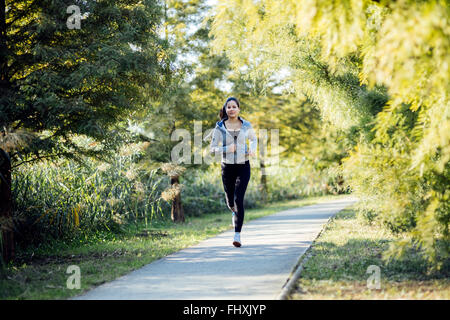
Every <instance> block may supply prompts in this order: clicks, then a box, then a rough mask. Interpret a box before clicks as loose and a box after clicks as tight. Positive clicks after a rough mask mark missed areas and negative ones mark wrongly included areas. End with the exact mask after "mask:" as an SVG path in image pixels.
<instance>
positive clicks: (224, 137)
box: [210, 116, 258, 163]
mask: <svg viewBox="0 0 450 320" xmlns="http://www.w3.org/2000/svg"><path fill="white" fill-rule="evenodd" d="M238 119H239V120H241V122H242V127H241V129H240V131H239V135H238V136H237V139H236V151H235V152H229V151H228V150H229V147H230V146H231V145H232V144H233V143H234V142H235V141H234V140H235V139H234V138H233V136H232V135H231V134H230V133H229V132H228V131H227V129H226V128H225V126H224V120H221V121H218V122H217V123H216V127H215V128H214V130H213V132H212V139H211V146H210V151H211V153H212V154H216V153H218V152H220V153H222V162H223V163H244V162H245V161H246V160H248V152H249V151H250V152H253V153H254V154H256V147H257V145H258V140H257V138H256V135H255V131H254V130H253V127H252V125H251V123H250V122H249V121H247V120H245V119H243V118H241V117H239V116H238ZM247 141H249V147H248V146H247Z"/></svg>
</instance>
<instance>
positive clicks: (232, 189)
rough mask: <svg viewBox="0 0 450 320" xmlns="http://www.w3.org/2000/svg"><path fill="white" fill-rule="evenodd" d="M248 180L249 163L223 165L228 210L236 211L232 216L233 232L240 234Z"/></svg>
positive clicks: (223, 180)
mask: <svg viewBox="0 0 450 320" xmlns="http://www.w3.org/2000/svg"><path fill="white" fill-rule="evenodd" d="M249 180H250V162H249V161H248V160H247V161H245V163H240V164H239V163H232V164H228V163H223V162H222V182H223V188H224V190H225V197H226V202H227V206H228V208H230V210H231V208H233V207H234V209H235V212H236V210H237V214H236V215H235V216H234V219H235V220H234V225H235V227H234V231H235V232H241V229H242V224H243V223H244V195H245V191H246V190H247V185H248V182H249Z"/></svg>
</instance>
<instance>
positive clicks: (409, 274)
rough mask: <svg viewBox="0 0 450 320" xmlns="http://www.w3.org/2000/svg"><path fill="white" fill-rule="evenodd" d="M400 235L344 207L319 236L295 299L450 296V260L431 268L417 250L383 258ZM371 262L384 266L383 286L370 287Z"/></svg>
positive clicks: (381, 272) (381, 277)
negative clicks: (397, 257)
mask: <svg viewBox="0 0 450 320" xmlns="http://www.w3.org/2000/svg"><path fill="white" fill-rule="evenodd" d="M398 237H399V236H397V235H394V234H392V233H391V232H389V231H388V230H386V229H385V228H383V227H382V226H378V225H368V224H367V223H365V222H364V221H362V219H360V218H357V217H356V215H355V212H354V211H353V210H352V209H351V208H347V209H345V210H343V211H341V212H339V213H338V214H337V215H336V216H335V217H334V218H333V219H332V220H331V221H330V222H329V223H328V224H327V226H326V227H325V228H324V230H323V231H322V233H321V234H320V236H319V237H318V238H317V239H316V240H315V242H314V244H313V246H312V247H311V249H310V257H309V259H308V260H307V261H305V262H304V264H303V267H304V269H303V271H302V272H301V274H300V278H299V280H298V281H297V283H296V289H295V290H294V292H293V293H292V294H291V296H290V297H289V299H293V300H303V299H305V300H307V299H326V300H328V299H449V298H450V280H449V275H450V268H449V265H448V264H444V266H443V268H441V270H440V271H435V272H433V273H430V272H429V271H427V270H429V268H428V267H429V265H428V264H427V262H426V261H425V260H424V259H423V257H422V256H421V255H420V254H419V253H418V252H417V251H415V250H409V251H408V252H407V255H406V256H405V257H404V259H402V260H396V261H395V260H394V261H391V262H389V263H384V262H383V261H382V252H383V251H384V250H385V249H386V248H387V247H388V245H389V243H390V242H392V241H393V240H394V239H397V238H398ZM300 263H301V262H300ZM370 265H376V266H379V267H380V289H369V288H368V286H367V284H368V282H367V280H368V278H369V277H370V276H371V274H370V273H367V269H368V267H369V266H370Z"/></svg>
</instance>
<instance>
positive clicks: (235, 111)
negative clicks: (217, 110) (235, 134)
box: [226, 100, 240, 118]
mask: <svg viewBox="0 0 450 320" xmlns="http://www.w3.org/2000/svg"><path fill="white" fill-rule="evenodd" d="M226 111H227V115H228V117H230V118H236V117H237V116H238V115H239V111H240V110H239V107H238V105H237V103H236V101H234V100H230V101H228V103H227V108H226Z"/></svg>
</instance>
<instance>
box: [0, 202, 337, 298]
mask: <svg viewBox="0 0 450 320" xmlns="http://www.w3.org/2000/svg"><path fill="white" fill-rule="evenodd" d="M340 197H342V196H323V197H311V198H307V199H301V200H291V201H284V202H275V203H271V204H268V205H266V206H265V207H264V208H259V209H247V210H246V217H245V221H246V222H248V221H250V220H253V219H257V218H260V217H263V216H266V215H269V214H273V213H275V212H278V211H281V210H285V209H289V208H294V207H300V206H305V205H310V204H314V203H318V202H321V201H324V200H331V199H336V198H340ZM231 228H232V226H231V214H230V212H222V213H215V214H208V215H203V216H200V217H188V218H186V222H185V223H183V224H174V223H172V222H171V221H170V220H154V221H151V222H149V224H148V225H147V228H146V227H145V224H144V223H142V224H140V225H130V226H127V227H126V230H125V233H124V234H123V235H113V234H110V235H107V236H103V237H98V239H97V238H96V239H92V240H91V241H89V242H87V243H86V242H83V243H81V244H76V243H74V244H72V245H70V246H68V245H67V244H66V243H58V242H55V243H54V244H53V245H52V246H45V247H43V248H39V249H29V250H27V251H26V252H22V253H21V254H20V255H19V258H18V259H17V261H16V263H15V264H14V265H9V266H8V267H7V268H5V269H3V270H2V271H0V272H1V273H0V299H65V298H69V297H72V296H75V295H78V294H81V293H83V292H85V291H86V290H88V289H91V288H93V287H95V286H98V285H100V284H102V283H104V282H108V281H111V280H113V279H116V278H118V277H120V276H122V275H124V274H127V273H129V272H131V271H132V270H135V269H138V268H140V267H142V266H144V265H146V264H148V263H150V262H152V261H154V260H157V259H160V258H162V257H164V256H166V255H169V254H171V253H174V252H176V251H178V250H181V249H183V248H186V247H189V246H192V245H194V244H196V243H198V242H199V241H201V240H204V239H206V238H209V237H212V236H214V235H217V234H219V233H221V232H223V231H226V230H228V229H231ZM230 245H231V244H230ZM70 265H77V266H79V267H80V270H81V289H67V287H66V281H67V278H68V277H69V276H70V275H69V274H66V270H67V268H68V267H69V266H70Z"/></svg>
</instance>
